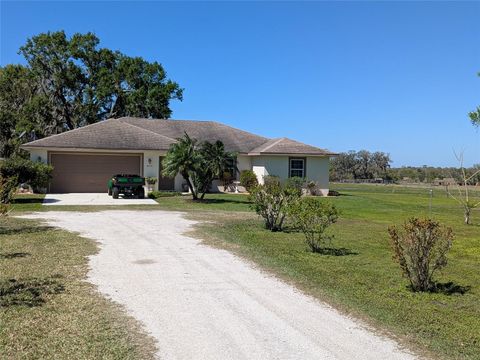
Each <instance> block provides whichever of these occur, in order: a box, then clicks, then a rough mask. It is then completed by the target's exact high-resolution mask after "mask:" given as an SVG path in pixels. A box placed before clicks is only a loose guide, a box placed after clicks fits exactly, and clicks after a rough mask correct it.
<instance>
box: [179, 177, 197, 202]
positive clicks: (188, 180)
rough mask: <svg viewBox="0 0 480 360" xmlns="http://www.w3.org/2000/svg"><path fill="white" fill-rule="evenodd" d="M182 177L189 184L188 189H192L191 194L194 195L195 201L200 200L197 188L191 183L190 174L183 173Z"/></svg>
mask: <svg viewBox="0 0 480 360" xmlns="http://www.w3.org/2000/svg"><path fill="white" fill-rule="evenodd" d="M182 177H183V178H184V179H185V181H186V182H187V185H188V188H189V189H190V192H191V193H192V198H193V200H197V199H198V196H197V192H196V190H195V188H194V187H193V185H192V182H191V181H190V176H189V174H188V173H183V174H182Z"/></svg>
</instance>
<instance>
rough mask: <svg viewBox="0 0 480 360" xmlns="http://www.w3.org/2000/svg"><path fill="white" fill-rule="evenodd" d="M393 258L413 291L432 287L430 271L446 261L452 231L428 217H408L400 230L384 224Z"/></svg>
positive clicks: (431, 273)
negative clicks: (386, 228) (386, 227)
mask: <svg viewBox="0 0 480 360" xmlns="http://www.w3.org/2000/svg"><path fill="white" fill-rule="evenodd" d="M388 233H389V235H390V240H391V244H392V248H393V251H394V256H393V258H394V260H396V261H397V262H398V263H399V264H400V268H401V269H402V272H403V274H404V276H405V277H407V278H408V279H409V281H410V285H411V288H412V290H413V291H431V290H434V289H435V282H434V280H433V274H434V273H435V271H436V270H439V269H441V268H443V267H445V266H446V265H447V256H446V255H447V252H448V251H449V250H450V248H451V247H452V241H453V231H452V229H451V228H449V227H442V226H440V223H438V222H437V221H434V220H431V219H417V218H411V219H409V220H407V221H406V222H405V223H404V225H403V232H402V231H399V230H398V229H397V228H396V227H395V226H391V227H389V228H388Z"/></svg>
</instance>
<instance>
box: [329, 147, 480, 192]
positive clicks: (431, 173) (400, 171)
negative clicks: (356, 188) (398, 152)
mask: <svg viewBox="0 0 480 360" xmlns="http://www.w3.org/2000/svg"><path fill="white" fill-rule="evenodd" d="M391 163H392V160H391V159H390V155H389V154H387V153H384V152H381V151H377V152H370V151H367V150H360V151H348V152H344V153H340V154H339V155H338V156H336V157H335V158H333V159H332V160H331V162H330V179H331V180H332V181H347V180H354V181H362V180H366V181H368V180H374V179H382V180H386V181H392V182H398V181H402V180H405V181H408V182H418V183H433V182H434V181H435V180H436V179H445V178H453V179H454V180H455V181H456V182H457V183H462V182H463V177H462V170H461V168H456V167H444V168H442V167H433V166H403V167H399V168H392V167H391V165H390V164H391ZM478 169H480V164H477V165H474V166H473V167H471V168H466V169H465V172H466V175H467V177H470V175H473V174H475V172H476V171H478ZM468 183H469V184H470V185H476V184H478V183H480V174H477V175H475V176H473V177H472V178H471V179H470V180H469V181H468Z"/></svg>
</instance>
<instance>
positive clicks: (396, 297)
mask: <svg viewBox="0 0 480 360" xmlns="http://www.w3.org/2000/svg"><path fill="white" fill-rule="evenodd" d="M333 188H334V189H336V190H339V191H340V192H341V193H342V196H339V197H336V198H331V199H330V201H333V202H334V203H336V204H337V205H338V207H339V208H340V210H341V211H342V216H341V220H340V221H339V222H338V223H337V224H335V225H333V226H332V228H331V230H332V232H333V233H334V234H335V236H336V240H335V245H336V246H337V247H342V248H345V249H348V250H349V252H350V255H346V256H326V255H319V254H313V253H310V252H307V251H306V245H305V243H304V240H303V235H301V234H298V233H288V232H284V233H279V232H277V233H272V232H269V231H266V230H264V229H263V227H262V222H261V221H260V220H259V219H258V218H257V217H256V216H254V215H253V214H248V213H239V212H237V213H223V214H218V215H217V217H216V218H212V217H211V216H209V215H208V214H205V213H203V214H202V213H197V212H192V215H191V216H194V217H197V218H204V219H210V220H216V222H215V223H213V224H212V223H206V224H203V225H201V226H200V228H199V229H198V230H197V235H199V236H201V237H202V238H204V239H205V241H206V242H207V243H210V244H212V245H214V246H218V247H222V248H226V249H228V250H230V251H233V252H235V253H237V254H239V255H241V256H244V257H246V258H248V259H251V260H253V261H254V262H256V263H257V264H259V265H260V266H261V267H262V268H264V269H267V270H269V271H271V272H273V273H275V274H277V275H278V276H280V277H281V278H283V279H285V280H286V281H289V282H292V283H294V284H295V285H296V286H298V287H299V288H301V289H302V290H304V291H305V292H307V293H309V294H311V295H314V296H316V297H317V298H319V299H322V300H325V301H327V302H329V303H330V304H332V305H333V306H335V307H337V308H339V309H340V310H342V311H345V312H347V313H352V314H354V315H355V316H357V317H360V318H363V319H365V320H366V321H367V322H368V323H370V324H372V325H374V326H376V327H377V328H379V329H381V330H386V331H389V332H391V333H393V334H394V335H396V336H398V337H399V339H400V341H401V342H403V343H404V344H406V345H409V346H410V347H412V348H414V349H416V350H417V351H419V352H421V353H424V354H427V355H428V354H430V355H432V354H433V355H432V357H440V358H452V359H460V358H461V359H480V305H479V304H480V273H479V269H480V212H479V211H478V210H476V211H475V212H474V214H473V217H472V220H473V222H474V223H475V225H470V226H466V225H463V223H462V221H463V218H462V212H461V209H460V208H459V207H458V205H457V204H456V203H455V202H454V201H452V200H451V199H448V198H447V197H446V196H445V193H444V192H443V191H442V189H438V190H435V191H434V194H433V198H432V199H431V204H432V206H431V207H430V194H429V191H428V189H415V188H402V187H398V186H374V185H367V186H364V185H336V186H333ZM218 196H221V195H218ZM171 205H172V203H170V204H169V205H168V206H171ZM199 208H200V206H199ZM430 213H431V214H432V216H433V217H435V218H437V219H439V220H441V221H442V222H443V223H445V224H447V225H449V226H451V227H453V229H454V231H455V234H456V238H455V241H454V245H453V248H452V250H451V252H450V254H449V256H448V257H449V265H448V266H447V268H446V269H445V270H444V271H443V272H442V273H440V274H438V276H437V280H438V281H440V282H442V283H444V284H448V285H446V287H445V291H444V292H443V293H435V294H432V293H412V292H411V291H410V290H409V289H407V284H408V283H407V280H406V279H404V278H402V277H401V273H400V270H399V267H398V266H397V265H396V264H395V263H393V261H392V251H391V249H390V247H389V241H388V235H387V231H386V230H387V226H388V225H389V224H391V223H396V224H400V223H401V222H403V220H404V219H405V218H407V217H409V216H414V215H415V216H427V215H429V214H430Z"/></svg>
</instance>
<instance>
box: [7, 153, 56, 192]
mask: <svg viewBox="0 0 480 360" xmlns="http://www.w3.org/2000/svg"><path fill="white" fill-rule="evenodd" d="M52 171H53V167H51V166H50V165H47V164H44V163H41V162H33V161H31V160H27V159H23V158H20V157H14V158H10V159H8V160H6V161H4V162H3V163H2V164H1V166H0V175H1V176H3V177H5V178H11V177H17V180H18V183H20V184H22V183H27V184H30V186H31V187H32V188H33V189H34V191H38V190H39V189H41V188H46V187H47V186H48V182H49V181H50V179H51V177H52Z"/></svg>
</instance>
